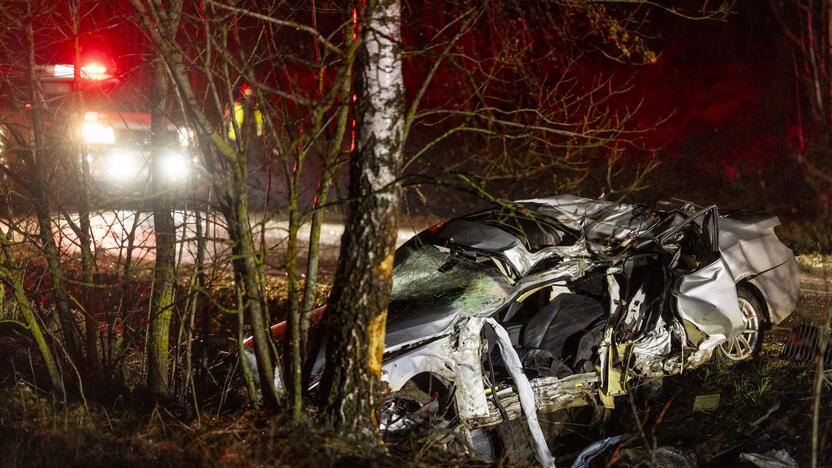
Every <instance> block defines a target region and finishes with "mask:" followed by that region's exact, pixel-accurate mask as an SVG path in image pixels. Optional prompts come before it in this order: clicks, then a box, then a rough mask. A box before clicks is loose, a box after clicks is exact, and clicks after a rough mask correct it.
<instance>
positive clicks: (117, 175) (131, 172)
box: [107, 150, 141, 183]
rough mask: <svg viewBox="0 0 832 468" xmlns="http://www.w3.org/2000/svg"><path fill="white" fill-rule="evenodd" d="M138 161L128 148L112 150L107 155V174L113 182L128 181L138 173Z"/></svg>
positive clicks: (139, 168)
mask: <svg viewBox="0 0 832 468" xmlns="http://www.w3.org/2000/svg"><path fill="white" fill-rule="evenodd" d="M140 170H141V167H140V161H139V159H138V157H137V156H136V154H134V153H132V152H130V151H128V150H118V151H113V152H112V153H110V155H109V156H108V157H107V176H108V177H109V178H110V179H111V180H112V181H113V182H119V183H124V182H129V181H131V180H133V179H135V178H136V177H138V175H139V171H140Z"/></svg>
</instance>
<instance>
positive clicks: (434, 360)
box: [381, 337, 456, 392]
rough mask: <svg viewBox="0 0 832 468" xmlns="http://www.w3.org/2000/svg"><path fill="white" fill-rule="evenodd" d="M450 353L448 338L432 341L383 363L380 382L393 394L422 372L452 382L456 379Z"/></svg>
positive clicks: (449, 340) (450, 346)
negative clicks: (388, 387) (384, 383)
mask: <svg viewBox="0 0 832 468" xmlns="http://www.w3.org/2000/svg"><path fill="white" fill-rule="evenodd" d="M451 353H452V345H451V338H450V337H445V338H440V339H438V340H436V341H432V342H430V343H428V344H426V345H424V346H422V347H419V348H417V349H416V350H414V351H411V352H409V353H406V354H404V355H402V356H399V357H398V358H396V359H393V360H391V361H389V362H387V363H385V364H384V366H383V367H382V368H381V380H383V381H385V382H387V384H388V385H389V386H390V390H391V391H394V392H397V391H399V390H400V389H401V388H402V387H403V386H404V384H406V383H407V381H408V380H410V379H412V378H413V377H415V376H416V375H418V374H421V373H424V372H428V373H431V374H434V375H438V376H440V377H442V378H444V379H445V380H447V381H448V382H453V381H454V380H455V379H456V373H455V364H454V362H453V360H452V359H451Z"/></svg>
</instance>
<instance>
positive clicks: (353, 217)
mask: <svg viewBox="0 0 832 468" xmlns="http://www.w3.org/2000/svg"><path fill="white" fill-rule="evenodd" d="M400 11H401V6H400V3H399V1H398V0H378V1H369V2H367V6H366V11H365V15H364V16H365V20H364V24H363V27H362V41H363V42H362V45H361V49H360V52H359V57H358V67H357V70H358V74H359V78H358V86H357V89H358V93H359V103H358V142H357V143H358V144H357V154H355V155H354V157H353V159H352V160H351V162H350V186H349V195H350V202H349V204H348V214H347V222H346V229H345V231H344V235H343V237H342V239H341V255H340V259H339V265H338V270H337V273H336V277H335V284H334V287H333V292H332V294H331V295H330V298H329V303H328V312H327V324H326V326H327V330H326V331H327V332H328V335H327V348H326V362H327V364H326V367H325V370H324V375H323V381H322V384H323V387H322V389H323V392H322V393H323V398H324V401H323V408H322V409H323V415H324V417H325V418H326V419H327V420H328V422H329V423H330V424H331V425H332V426H334V427H335V428H337V429H340V430H342V431H344V432H351V433H361V432H364V431H367V430H369V431H370V432H374V431H375V427H377V425H378V419H377V417H376V411H377V407H378V404H379V402H380V399H379V396H380V393H381V386H380V383H379V377H380V376H381V359H382V354H383V352H384V333H385V323H386V319H387V303H388V301H389V296H390V290H391V287H392V274H393V254H394V251H395V243H396V233H397V227H398V226H397V216H396V215H397V212H398V207H399V199H400V187H399V185H398V177H399V173H400V170H401V165H402V155H401V150H402V129H403V121H404V85H403V82H402V68H401V48H400V45H399V40H400V34H399V31H400ZM365 433H366V432H365Z"/></svg>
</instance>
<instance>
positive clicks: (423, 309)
mask: <svg viewBox="0 0 832 468" xmlns="http://www.w3.org/2000/svg"><path fill="white" fill-rule="evenodd" d="M511 292H512V288H511V286H510V284H509V282H508V279H507V278H506V277H505V276H504V275H503V274H502V273H500V271H499V269H498V268H497V267H496V265H495V264H494V263H493V261H491V260H490V259H488V258H486V257H478V258H477V259H476V260H473V259H470V258H466V257H463V256H462V255H456V254H451V253H450V251H449V250H448V249H445V248H440V247H437V246H434V245H428V244H422V243H421V242H419V240H418V238H417V239H413V240H411V241H410V242H408V243H407V244H405V245H403V246H402V247H401V248H399V249H398V251H397V252H396V261H395V267H394V268H393V292H392V296H391V301H390V306H389V313H390V315H391V316H397V315H409V314H422V313H426V314H428V313H430V314H432V313H437V312H440V311H442V312H444V313H447V314H451V313H459V314H461V315H478V314H482V313H484V312H490V311H491V310H493V308H494V307H498V306H499V305H501V304H502V303H503V302H504V301H505V299H506V298H508V297H509V295H510V294H511Z"/></svg>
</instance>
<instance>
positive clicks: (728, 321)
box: [675, 259, 745, 350]
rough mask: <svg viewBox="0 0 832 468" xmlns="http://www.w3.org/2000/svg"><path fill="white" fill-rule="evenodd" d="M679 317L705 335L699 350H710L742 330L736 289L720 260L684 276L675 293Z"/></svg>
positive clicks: (743, 325)
mask: <svg viewBox="0 0 832 468" xmlns="http://www.w3.org/2000/svg"><path fill="white" fill-rule="evenodd" d="M675 296H676V301H677V302H676V304H677V310H678V312H679V316H680V317H681V318H682V319H683V320H686V321H688V322H690V323H691V324H693V325H694V326H695V327H696V328H697V329H698V330H699V331H701V332H702V333H704V334H705V337H704V338H703V339H702V340H701V342H700V343H699V344H698V348H699V349H700V350H702V349H710V348H713V347H715V346H717V345H719V344H720V343H722V342H724V341H725V340H727V339H730V338H734V337H735V336H737V335H739V334H741V333H742V331H743V330H744V327H745V321H744V319H743V314H742V312H741V311H740V307H739V299H737V287H736V285H735V284H734V279H733V278H732V277H731V275H730V273H729V272H728V269H727V268H726V265H725V262H723V261H722V260H721V259H720V260H717V261H715V262H713V263H711V264H710V265H708V266H706V267H704V268H702V269H700V270H698V271H695V272H693V273H690V274H688V275H685V276H683V277H682V280H681V282H680V284H679V291H678V292H677V293H676V294H675Z"/></svg>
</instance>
